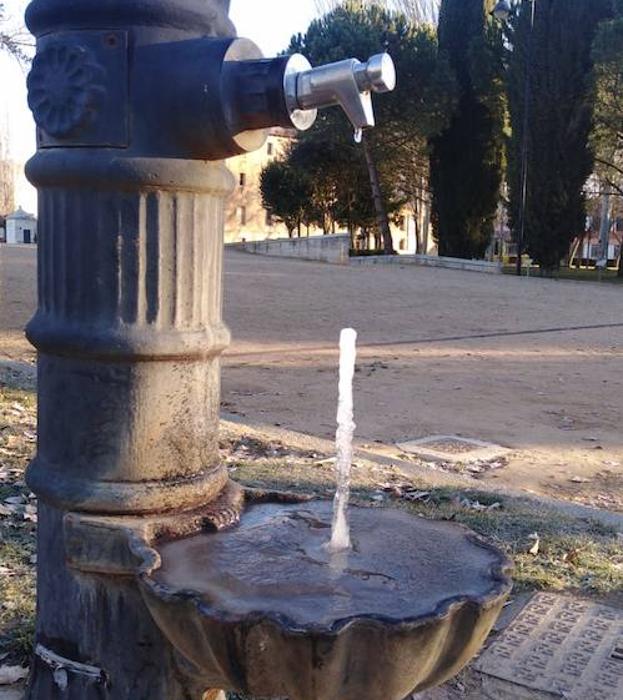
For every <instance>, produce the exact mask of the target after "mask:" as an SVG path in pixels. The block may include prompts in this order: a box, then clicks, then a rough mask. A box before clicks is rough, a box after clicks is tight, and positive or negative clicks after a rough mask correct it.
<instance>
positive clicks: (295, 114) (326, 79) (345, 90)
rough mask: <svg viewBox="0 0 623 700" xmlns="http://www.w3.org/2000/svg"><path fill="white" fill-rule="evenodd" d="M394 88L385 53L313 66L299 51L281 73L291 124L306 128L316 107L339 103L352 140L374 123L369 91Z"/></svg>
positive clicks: (393, 73) (390, 63) (391, 65)
mask: <svg viewBox="0 0 623 700" xmlns="http://www.w3.org/2000/svg"><path fill="white" fill-rule="evenodd" d="M395 87H396V69H395V66H394V62H393V60H392V58H391V56H390V55H389V54H387V53H382V54H377V55H375V56H372V58H370V60H369V61H368V62H367V63H362V62H361V61H358V60H357V59H354V58H351V59H347V60H345V61H338V62H337V63H330V64H328V65H325V66H319V67H318V68H312V67H311V65H310V63H309V61H308V60H307V59H306V58H305V57H304V56H302V55H301V54H295V55H294V56H291V57H290V59H289V61H288V63H287V65H286V70H285V73H284V93H285V99H286V106H287V109H288V112H289V115H290V119H291V121H292V124H293V125H294V126H295V127H296V128H297V129H299V130H306V129H309V128H310V127H311V126H312V124H313V123H314V121H315V120H316V115H317V110H318V109H321V108H323V107H331V106H334V105H339V106H341V107H342V109H343V110H344V112H345V113H346V116H347V117H348V118H349V120H350V122H351V123H352V125H353V127H354V129H355V140H356V141H360V140H361V134H362V130H363V129H365V128H368V127H373V126H374V125H375V119H374V108H373V106H372V93H373V92H377V93H384V92H391V91H392V90H394V88H395Z"/></svg>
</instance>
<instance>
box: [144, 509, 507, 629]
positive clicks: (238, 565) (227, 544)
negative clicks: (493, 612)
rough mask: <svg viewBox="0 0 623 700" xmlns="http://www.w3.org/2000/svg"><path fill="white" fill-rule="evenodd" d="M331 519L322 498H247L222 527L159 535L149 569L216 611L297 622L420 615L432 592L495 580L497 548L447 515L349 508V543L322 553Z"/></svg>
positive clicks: (460, 593) (432, 600) (428, 607)
mask: <svg viewBox="0 0 623 700" xmlns="http://www.w3.org/2000/svg"><path fill="white" fill-rule="evenodd" d="M331 522H332V506H331V503H330V502H325V501H315V502H312V503H306V504H294V505H283V504H272V503H267V504H258V505H254V506H251V507H250V508H249V509H248V510H247V511H246V512H245V513H244V515H243V517H242V521H241V523H240V524H239V525H238V526H236V527H234V528H232V529H231V530H227V531H225V532H220V533H209V532H206V533H202V534H199V535H195V536H192V537H188V538H186V539H182V540H178V541H175V542H170V543H164V544H161V545H160V546H159V547H158V550H159V552H160V554H161V557H162V567H161V569H159V570H158V571H157V572H156V573H155V574H154V578H156V579H157V580H158V581H159V582H160V583H164V584H166V585H167V586H168V587H170V588H172V589H174V590H177V591H180V590H188V591H193V592H195V593H196V594H199V595H200V596H201V597H202V598H203V600H204V601H205V603H206V605H207V606H208V607H209V608H210V609H211V610H212V611H218V612H220V613H222V614H223V615H226V616H234V617H238V616H240V617H243V616H246V615H249V614H252V613H260V614H262V613H263V614H270V615H275V616H279V617H281V618H282V619H283V618H285V619H286V620H287V622H288V623H289V624H290V625H293V626H297V627H298V626H300V627H304V628H308V627H331V626H333V625H335V624H336V623H338V622H339V621H343V620H344V619H346V618H352V617H361V616H378V617H383V618H390V619H396V620H403V619H411V618H416V617H420V616H423V615H430V614H431V613H433V612H435V610H436V609H437V606H438V605H439V603H440V601H447V600H448V599H452V598H454V597H465V596H483V595H486V594H487V593H489V592H490V591H491V590H493V589H494V587H495V586H496V582H495V580H494V576H493V575H492V573H491V569H492V567H494V566H495V564H496V563H498V564H499V555H496V554H495V553H494V551H492V550H490V549H489V548H488V547H486V546H485V545H483V544H482V543H480V542H479V541H478V540H476V539H475V538H474V537H473V536H471V535H470V536H467V535H466V531H465V530H464V529H462V528H460V527H458V526H456V525H453V524H451V523H446V522H435V521H429V520H425V519H423V518H419V517H414V516H411V515H409V514H408V513H405V512H403V511H398V510H390V509H381V508H374V509H372V508H359V507H353V508H351V509H350V527H351V538H352V548H351V549H350V550H346V551H342V552H334V553H332V552H331V551H330V550H329V549H328V548H327V546H326V543H327V539H328V536H329V534H330V532H331Z"/></svg>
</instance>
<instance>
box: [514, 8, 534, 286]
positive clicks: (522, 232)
mask: <svg viewBox="0 0 623 700" xmlns="http://www.w3.org/2000/svg"><path fill="white" fill-rule="evenodd" d="M528 2H529V3H530V34H529V36H528V45H527V50H526V75H525V80H524V115H523V134H522V147H521V203H520V209H519V238H518V239H517V264H516V272H517V275H518V276H519V277H521V270H522V261H521V259H522V255H523V252H524V247H525V244H526V209H527V205H528V175H529V172H528V170H529V167H528V156H529V154H530V153H529V149H530V135H529V129H530V98H531V93H532V54H533V48H534V22H535V18H536V0H528Z"/></svg>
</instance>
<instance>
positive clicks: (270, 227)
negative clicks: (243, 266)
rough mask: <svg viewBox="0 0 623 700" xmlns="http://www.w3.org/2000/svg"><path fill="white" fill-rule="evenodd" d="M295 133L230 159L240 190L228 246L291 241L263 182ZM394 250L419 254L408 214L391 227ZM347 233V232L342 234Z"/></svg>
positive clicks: (233, 200) (229, 212)
mask: <svg viewBox="0 0 623 700" xmlns="http://www.w3.org/2000/svg"><path fill="white" fill-rule="evenodd" d="M294 137H295V132H294V131H288V130H286V129H271V131H270V133H269V136H268V140H267V142H266V144H265V145H264V146H263V148H261V149H260V150H259V151H254V152H252V153H247V154H245V155H242V156H237V157H236V158H230V159H229V161H228V162H227V165H228V167H229V169H230V170H231V172H232V173H233V174H234V177H235V178H236V189H235V191H234V193H233V195H232V196H231V197H230V199H229V201H228V204H227V209H226V213H225V243H237V242H241V241H242V240H245V241H263V240H266V239H268V238H287V237H288V229H287V228H286V226H285V225H284V224H282V223H280V222H278V221H275V220H274V219H273V217H271V216H270V214H269V213H268V212H267V211H266V209H264V206H263V204H262V193H261V190H260V178H261V175H262V171H263V170H264V168H265V167H266V166H267V165H268V164H269V163H270V162H271V161H272V160H274V159H275V158H277V157H279V156H282V155H283V154H284V153H285V151H286V149H287V147H288V145H289V144H290V143H291V141H292V139H293V138H294ZM391 231H392V237H393V239H394V248H395V249H396V251H398V252H400V253H403V254H405V253H415V250H416V224H415V219H414V217H413V215H412V214H411V213H409V212H408V211H405V212H404V215H403V216H400V217H398V220H397V223H396V224H395V225H394V224H392V226H391ZM341 233H343V231H342V232H341ZM301 235H303V236H322V235H323V232H322V229H320V228H316V227H310V228H309V229H308V228H307V227H306V226H303V229H302V232H301ZM369 239H370V240H365V239H364V237H363V236H361V235H358V236H357V237H356V238H355V240H354V245H355V247H356V248H358V249H361V250H366V249H367V248H368V247H369V246H370V245H371V244H372V242H373V241H372V239H373V236H370V237H369ZM427 239H428V240H427V245H426V247H427V252H428V253H436V246H435V243H434V241H433V240H432V236H428V237H427Z"/></svg>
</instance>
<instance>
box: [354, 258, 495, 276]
mask: <svg viewBox="0 0 623 700" xmlns="http://www.w3.org/2000/svg"><path fill="white" fill-rule="evenodd" d="M350 264H351V265H420V266H422V267H442V268H445V269H447V270H464V271H466V272H486V273H488V274H492V275H501V274H502V272H503V267H502V263H498V262H489V261H487V260H462V259H461V258H442V257H438V256H436V255H372V256H360V257H354V258H351V259H350Z"/></svg>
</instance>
